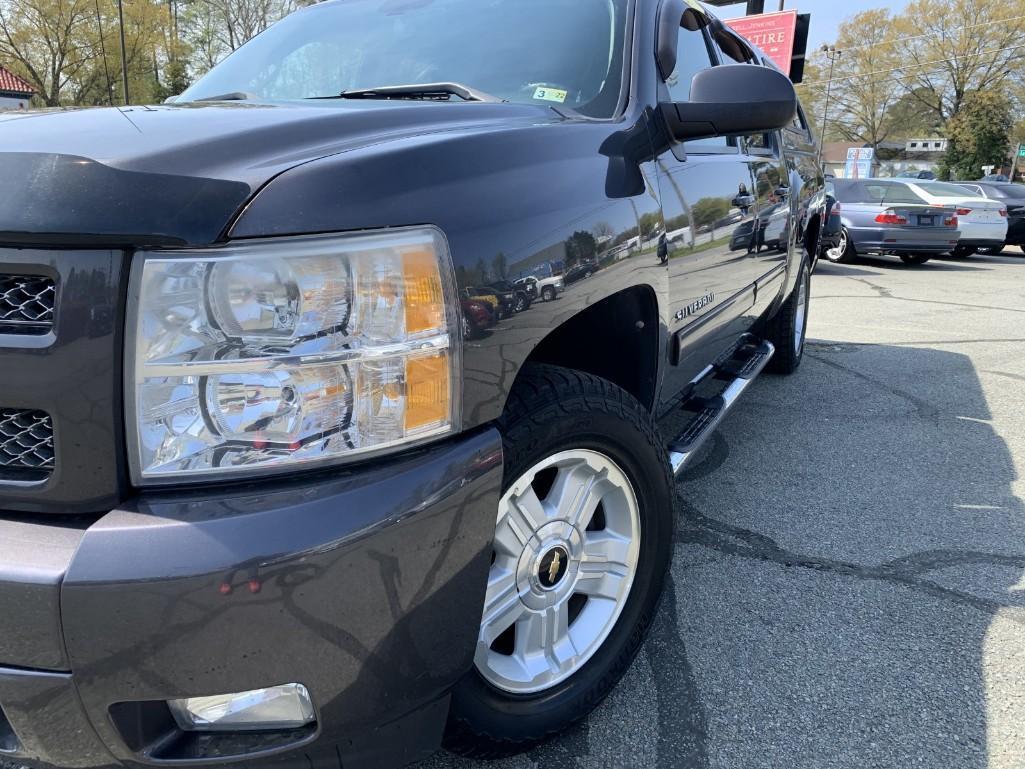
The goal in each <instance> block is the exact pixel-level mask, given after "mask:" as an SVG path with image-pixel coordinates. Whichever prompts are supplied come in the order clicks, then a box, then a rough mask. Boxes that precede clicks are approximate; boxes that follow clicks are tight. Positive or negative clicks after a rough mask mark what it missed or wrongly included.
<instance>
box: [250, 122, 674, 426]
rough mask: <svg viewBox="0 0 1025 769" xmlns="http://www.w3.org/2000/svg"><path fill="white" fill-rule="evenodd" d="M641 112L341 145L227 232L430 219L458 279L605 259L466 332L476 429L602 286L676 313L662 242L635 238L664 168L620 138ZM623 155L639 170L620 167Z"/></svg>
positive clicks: (262, 233)
mask: <svg viewBox="0 0 1025 769" xmlns="http://www.w3.org/2000/svg"><path fill="white" fill-rule="evenodd" d="M644 119H645V118H644V117H643V116H641V117H638V118H637V119H636V120H634V121H632V122H631V121H624V122H622V123H603V122H597V121H586V120H570V119H565V118H562V117H561V116H557V115H556V114H555V113H554V112H553V117H552V119H551V120H550V121H548V122H541V123H534V124H530V125H524V124H522V123H520V124H517V125H508V126H505V127H502V128H498V129H496V128H493V127H489V128H487V129H473V130H468V131H465V132H459V131H453V132H447V133H443V134H430V135H424V136H416V137H412V138H404V139H401V140H398V141H394V142H386V143H382V144H379V145H376V146H369V147H364V148H360V149H357V150H353V151H351V152H345V153H341V154H338V155H333V156H331V157H326V158H323V159H321V160H317V161H314V162H310V163H307V164H305V165H302V166H299V167H297V168H294V169H292V170H290V171H287V172H285V173H284V174H282V175H281V176H279V177H278V178H276V179H275V180H274V181H272V182H271V183H270V184H268V185H267V186H266V187H265V188H264V189H263V190H262V191H261V192H260V193H259V194H258V195H257V196H256V197H255V198H254V199H253V201H252V202H251V203H250V204H249V205H248V206H247V207H246V209H245V211H244V212H243V213H242V215H241V216H240V217H239V219H238V221H237V222H235V224H234V226H233V227H232V229H231V233H230V236H231V237H232V238H251V237H269V236H286V235H296V234H304V233H314V232H318V233H323V232H342V231H352V230H365V229H375V228H384V227H398V226H407V225H418V224H433V225H436V226H438V227H440V228H441V230H442V231H443V232H444V233H445V234H446V236H447V238H448V241H449V245H450V248H451V251H452V259H453V263H454V267H455V272H456V276H457V279H458V281H459V288H460V290H462V289H463V288H465V287H468V286H476V285H483V284H486V283H489V282H491V281H494V280H499V279H509V280H515V279H516V278H518V277H521V276H522V275H526V274H528V273H530V272H532V271H535V270H537V271H540V272H541V273H542V274H543V273H546V272H548V273H550V272H552V271H555V272H558V271H560V270H561V269H564V268H565V266H566V265H567V263H568V262H572V261H575V260H576V259H578V258H588V257H594V258H596V259H598V260H599V261H602V262H603V263H604V265H605V269H603V270H601V271H600V272H599V273H597V274H595V275H593V276H592V277H591V278H588V279H586V280H582V281H579V282H577V283H574V284H572V285H570V286H567V287H566V291H565V292H564V293H562V294H560V295H559V297H558V299H556V300H555V301H552V302H541V301H535V302H534V303H533V304H532V305H531V307H530V308H529V309H527V310H526V311H524V312H522V313H519V314H517V315H514V316H513V317H511V318H506V319H504V320H502V321H501V322H500V323H499V324H498V325H497V326H495V327H494V328H492V329H489V330H487V331H484V332H482V333H481V334H479V335H478V338H476V339H474V340H472V341H466V343H465V346H464V355H463V369H464V377H463V379H464V384H463V426H464V428H472V427H475V426H477V425H481V424H485V423H488V422H490V421H492V420H494V419H495V418H497V417H498V416H499V415H501V413H502V410H503V408H504V406H505V401H506V398H507V397H508V394H509V391H510V389H511V388H512V386H513V382H514V381H515V379H516V375H517V373H518V372H519V369H520V367H521V366H522V365H523V363H524V361H525V360H526V359H527V357H528V356H529V355H530V354H531V352H532V351H533V350H534V348H535V347H536V346H537V345H538V343H540V342H541V340H542V339H543V338H544V337H545V336H547V335H548V334H549V333H550V332H551V331H552V330H553V329H555V328H556V327H558V326H560V325H561V324H563V323H565V322H567V321H569V320H570V319H571V318H573V317H575V316H576V315H578V314H579V313H580V312H581V311H583V310H584V309H586V308H587V307H589V306H591V305H593V304H595V303H597V302H599V301H601V300H602V299H605V298H607V297H609V296H611V295H613V294H615V293H617V292H619V291H622V290H625V289H629V288H631V287H633V286H639V285H640V286H650V287H651V288H652V289H653V290H654V292H655V294H656V296H657V298H658V302H659V314H660V320H661V323H660V326H662V327H663V328H664V327H667V326H668V322H667V321H668V318H667V313H668V306H669V304H668V271H667V269H666V267H665V266H664V265H660V264H659V260H658V258H657V254H656V249H655V245H657V244H653V245H652V246H651V248H650V249H649V248H647V244H646V242H645V239H644V237H643V236H642V237H640V238H638V237H637V236H638V235H643V233H644V232H648V231H657V226H658V223H659V222H660V221H661V207H660V202H659V198H658V191H657V189H656V188H655V187H654V186H653V185H654V183H655V179H656V174H655V172H654V170H653V169H652V168H651V167H650V166H649V163H650V160H649V158H645V157H638V156H636V155H635V156H631V157H626V156H625V153H627V152H633V153H638V154H644V153H643V149H644V148H643V147H639V146H638V142H637V141H616V138H617V136H632V137H635V138H636V136H638V135H640V136H641V137H642V138H643V137H644V135H645V133H646V131H647V126H646V125H645V124H644V123H643V120H644ZM641 144H643V142H641ZM610 147H619V148H621V149H619V150H612V151H610V149H609V148H610ZM610 152H619V153H620V154H619V155H617V156H615V157H610ZM624 166H626V167H632V168H633V169H635V171H639V173H628V174H625V175H624V174H623V169H624ZM624 179H625V180H633V181H634V182H635V183H634V184H629V185H628V184H626V183H625V182H624V181H623V180H624ZM639 180H643V183H642V184H640V185H638V184H636V182H637V181H639ZM631 243H636V245H630V244H631ZM624 245H626V246H628V248H626V250H623V249H622V248H621V247H622V246H624ZM649 251H650V253H649ZM659 349H664V345H660V347H659ZM660 363H661V361H660Z"/></svg>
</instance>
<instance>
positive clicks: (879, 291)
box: [815, 278, 1025, 313]
mask: <svg viewBox="0 0 1025 769" xmlns="http://www.w3.org/2000/svg"><path fill="white" fill-rule="evenodd" d="M851 280H853V281H855V282H856V283H861V284H862V285H865V286H868V287H869V288H870V289H872V290H873V291H875V292H876V296H854V295H850V296H847V295H841V296H830V295H828V294H825V295H822V296H816V297H815V298H816V299H857V300H859V301H860V300H863V299H896V300H897V301H898V302H913V303H915V304H938V305H940V306H943V307H962V308H967V309H969V310H994V311H996V312H1017V313H1025V309H1020V308H1017V307H994V306H992V305H987V304H966V303H964V302H947V301H941V300H939V299H912V298H910V297H906V296H896V295H895V294H894V293H893V289H892V288H887V287H886V286H880V285H878V284H876V283H873V282H872V281H870V280H867V279H865V278H851Z"/></svg>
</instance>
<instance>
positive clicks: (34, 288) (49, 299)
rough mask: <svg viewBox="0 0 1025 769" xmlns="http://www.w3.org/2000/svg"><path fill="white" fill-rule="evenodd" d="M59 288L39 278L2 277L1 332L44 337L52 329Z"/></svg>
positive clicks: (0, 299) (45, 279)
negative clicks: (55, 298)
mask: <svg viewBox="0 0 1025 769" xmlns="http://www.w3.org/2000/svg"><path fill="white" fill-rule="evenodd" d="M56 294H57V288H56V286H55V285H54V282H53V281H52V280H51V279H50V278H44V277H42V276H40V275H0V332H4V333H8V334H10V333H14V334H45V333H46V332H47V331H49V330H50V329H51V328H52V327H53V302H54V297H55V296H56Z"/></svg>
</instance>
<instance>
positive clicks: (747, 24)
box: [726, 11, 797, 75]
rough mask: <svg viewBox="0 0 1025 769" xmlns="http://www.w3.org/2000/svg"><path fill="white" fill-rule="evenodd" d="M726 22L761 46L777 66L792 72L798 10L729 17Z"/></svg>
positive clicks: (787, 72)
mask: <svg viewBox="0 0 1025 769" xmlns="http://www.w3.org/2000/svg"><path fill="white" fill-rule="evenodd" d="M726 23H727V24H729V25H730V27H731V28H732V29H733V31H734V32H737V33H738V34H740V35H742V36H744V37H745V38H747V39H748V40H750V41H751V43H752V44H753V45H757V46H758V47H759V48H761V49H762V50H763V51H764V52H765V55H766V56H768V57H769V58H770V59H772V61H773V62H774V63H775V64H776V66H777V67H779V68H780V69H781V70H783V71H784V72H785V73H786V74H788V75H789V74H790V59H791V58H792V57H793V55H794V35H795V33H796V31H797V11H780V12H779V13H761V14H758V15H755V16H744V17H742V18H739V19H728V20H727V21H726Z"/></svg>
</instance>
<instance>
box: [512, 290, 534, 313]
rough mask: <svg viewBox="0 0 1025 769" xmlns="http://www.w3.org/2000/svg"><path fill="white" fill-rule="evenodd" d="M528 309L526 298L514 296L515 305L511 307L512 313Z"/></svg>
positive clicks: (528, 304) (521, 295)
mask: <svg viewBox="0 0 1025 769" xmlns="http://www.w3.org/2000/svg"><path fill="white" fill-rule="evenodd" d="M528 307H530V302H529V301H527V297H525V296H524V295H523V294H517V295H516V304H515V305H514V306H513V311H514V312H523V311H524V310H525V309H527V308H528Z"/></svg>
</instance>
